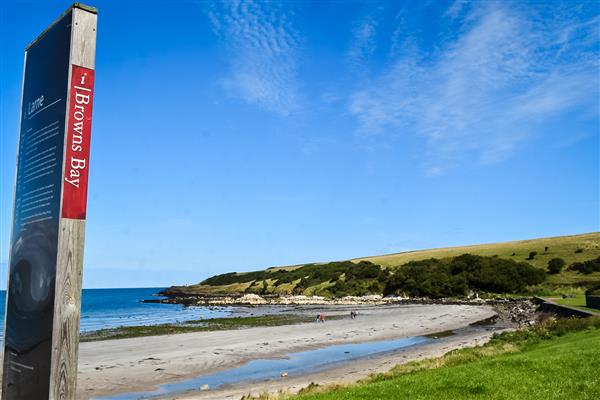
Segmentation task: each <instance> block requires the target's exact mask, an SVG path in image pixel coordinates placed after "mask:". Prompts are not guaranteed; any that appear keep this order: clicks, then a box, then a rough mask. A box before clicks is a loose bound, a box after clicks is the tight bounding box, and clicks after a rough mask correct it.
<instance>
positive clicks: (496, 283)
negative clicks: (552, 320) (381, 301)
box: [384, 254, 546, 298]
mask: <svg viewBox="0 0 600 400" xmlns="http://www.w3.org/2000/svg"><path fill="white" fill-rule="evenodd" d="M545 279H546V275H545V273H544V271H542V270H540V269H538V268H535V267H533V266H531V265H529V264H527V263H525V262H516V261H513V260H507V259H502V258H496V257H482V256H475V255H471V254H463V255H461V256H458V257H454V258H450V259H443V260H440V259H435V258H431V259H429V260H422V261H411V262H409V263H407V264H404V265H403V266H401V267H399V268H398V269H397V270H396V273H395V274H394V275H393V276H392V277H391V278H390V279H389V280H388V282H387V284H386V285H385V288H384V294H385V295H388V294H400V293H403V294H407V295H410V296H417V297H420V296H426V297H433V298H440V297H451V296H464V295H466V293H467V292H468V290H469V288H471V289H475V290H483V291H489V292H496V293H519V292H523V291H525V289H526V287H527V286H528V285H537V284H539V283H542V282H543V281H544V280H545Z"/></svg>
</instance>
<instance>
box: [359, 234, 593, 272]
mask: <svg viewBox="0 0 600 400" xmlns="http://www.w3.org/2000/svg"><path fill="white" fill-rule="evenodd" d="M546 247H547V248H548V250H547V251H546V250H545V248H546ZM578 249H581V250H582V251H581V252H579V253H578V252H576V251H577V250H578ZM531 251H537V253H538V254H537V255H536V256H535V258H534V259H533V260H527V262H528V263H530V264H531V265H533V266H534V267H541V268H545V267H546V265H547V264H548V261H550V259H552V258H555V257H559V258H562V259H564V260H565V261H567V264H570V263H573V262H577V261H579V262H582V261H585V260H589V259H591V258H596V257H598V256H600V232H594V233H586V234H582V235H572V236H557V237H550V238H541V239H530V240H517V241H513V242H501V243H490V244H478V245H474V246H459V247H445V248H440V249H429V250H416V251H407V252H403V253H395V254H386V255H382V256H372V257H362V258H357V259H355V260H353V261H360V260H368V261H371V262H373V263H375V264H379V265H381V266H384V267H393V266H398V265H402V264H406V263H407V262H409V261H417V260H424V259H426V258H445V257H454V256H459V255H461V254H465V253H469V254H476V255H479V256H494V255H497V256H498V257H501V258H508V259H512V260H515V261H525V260H526V259H527V257H528V256H529V252H531Z"/></svg>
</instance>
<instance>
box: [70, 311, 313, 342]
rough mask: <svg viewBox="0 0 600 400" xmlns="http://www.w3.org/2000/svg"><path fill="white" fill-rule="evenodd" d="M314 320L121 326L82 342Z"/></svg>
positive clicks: (286, 317) (258, 319)
mask: <svg viewBox="0 0 600 400" xmlns="http://www.w3.org/2000/svg"><path fill="white" fill-rule="evenodd" d="M313 320H314V318H312V317H308V316H304V315H263V316H257V317H229V318H214V319H205V320H194V321H187V322H186V323H185V324H161V325H151V326H121V327H118V328H111V329H102V330H99V331H94V332H89V333H84V334H82V335H81V339H80V340H81V341H82V342H91V341H96V340H108V339H126V338H133V337H140V336H158V335H172V334H177V333H189V332H203V331H222V330H229V329H243V328H251V327H257V326H280V325H292V324H299V323H303V322H311V321H313Z"/></svg>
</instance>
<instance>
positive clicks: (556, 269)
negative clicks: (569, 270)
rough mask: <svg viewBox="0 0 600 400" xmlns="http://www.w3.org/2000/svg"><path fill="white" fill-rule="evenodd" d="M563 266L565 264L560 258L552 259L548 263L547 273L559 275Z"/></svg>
mask: <svg viewBox="0 0 600 400" xmlns="http://www.w3.org/2000/svg"><path fill="white" fill-rule="evenodd" d="M565 264H566V263H565V260H563V259H562V258H553V259H552V260H550V261H548V273H549V274H558V273H560V271H562V269H563V267H564V266H565Z"/></svg>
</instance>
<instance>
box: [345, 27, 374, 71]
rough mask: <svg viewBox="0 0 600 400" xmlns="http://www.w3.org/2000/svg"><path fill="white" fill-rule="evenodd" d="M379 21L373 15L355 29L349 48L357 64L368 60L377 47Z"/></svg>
mask: <svg viewBox="0 0 600 400" xmlns="http://www.w3.org/2000/svg"><path fill="white" fill-rule="evenodd" d="M376 36H377V22H376V20H375V19H374V18H373V17H372V16H367V17H365V18H364V19H363V20H362V21H361V22H360V23H359V24H358V26H357V27H356V28H355V29H354V32H353V39H352V43H351V44H350V49H349V50H348V57H349V59H350V60H351V61H352V62H353V63H355V64H356V65H362V64H363V63H364V62H365V61H367V60H368V59H369V58H370V57H371V55H372V54H373V52H374V51H375V49H376V47H377V38H376Z"/></svg>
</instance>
